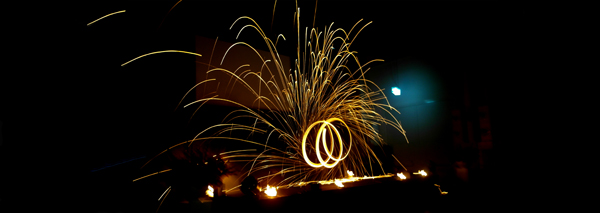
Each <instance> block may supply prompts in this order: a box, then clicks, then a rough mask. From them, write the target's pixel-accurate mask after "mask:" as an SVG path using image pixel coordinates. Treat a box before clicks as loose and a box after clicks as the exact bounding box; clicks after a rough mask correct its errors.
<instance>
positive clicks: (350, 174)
mask: <svg viewBox="0 0 600 213" xmlns="http://www.w3.org/2000/svg"><path fill="white" fill-rule="evenodd" d="M346 172H347V173H348V175H349V176H350V177H354V172H352V171H350V170H347V171H346Z"/></svg>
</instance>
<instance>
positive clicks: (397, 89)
mask: <svg viewBox="0 0 600 213" xmlns="http://www.w3.org/2000/svg"><path fill="white" fill-rule="evenodd" d="M392 94H394V95H395V96H399V95H400V89H399V88H398V87H392Z"/></svg>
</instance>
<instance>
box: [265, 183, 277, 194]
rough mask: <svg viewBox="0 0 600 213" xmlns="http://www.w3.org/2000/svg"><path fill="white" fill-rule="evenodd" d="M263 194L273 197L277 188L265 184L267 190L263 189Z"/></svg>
mask: <svg viewBox="0 0 600 213" xmlns="http://www.w3.org/2000/svg"><path fill="white" fill-rule="evenodd" d="M265 194H267V195H268V196H269V197H275V196H277V188H275V187H271V186H269V184H267V190H265Z"/></svg>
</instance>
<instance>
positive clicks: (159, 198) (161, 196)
mask: <svg viewBox="0 0 600 213" xmlns="http://www.w3.org/2000/svg"><path fill="white" fill-rule="evenodd" d="M169 190H171V186H169V188H167V189H165V192H163V193H162V195H160V197H158V200H161V199H162V198H163V196H164V195H165V193H167V191H169Z"/></svg>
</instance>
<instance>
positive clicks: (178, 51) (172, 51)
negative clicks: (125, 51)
mask: <svg viewBox="0 0 600 213" xmlns="http://www.w3.org/2000/svg"><path fill="white" fill-rule="evenodd" d="M158 53H186V54H191V55H195V56H199V57H202V55H200V54H198V53H193V52H187V51H181V50H162V51H156V52H151V53H146V54H144V55H141V56H138V57H136V58H134V59H131V60H130V61H128V62H125V63H123V64H121V66H125V65H127V64H129V63H131V62H132V61H135V60H137V59H139V58H142V57H145V56H149V55H153V54H158Z"/></svg>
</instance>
